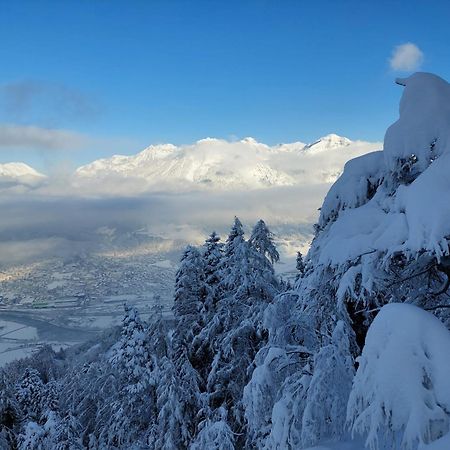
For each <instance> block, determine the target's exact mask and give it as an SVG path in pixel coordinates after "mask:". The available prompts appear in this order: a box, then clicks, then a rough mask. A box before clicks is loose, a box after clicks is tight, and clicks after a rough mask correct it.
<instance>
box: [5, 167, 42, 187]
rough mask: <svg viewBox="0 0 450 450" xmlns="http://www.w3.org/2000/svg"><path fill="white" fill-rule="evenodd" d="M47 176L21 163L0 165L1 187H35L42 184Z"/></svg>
mask: <svg viewBox="0 0 450 450" xmlns="http://www.w3.org/2000/svg"><path fill="white" fill-rule="evenodd" d="M45 179H46V176H45V175H43V174H41V173H39V172H38V171H36V170H35V169H33V168H32V167H30V166H28V165H27V164H24V163H21V162H12V163H6V164H0V186H1V187H5V186H8V187H9V186H15V185H24V186H28V187H34V186H38V185H39V184H41V183H42V182H43V181H44V180H45Z"/></svg>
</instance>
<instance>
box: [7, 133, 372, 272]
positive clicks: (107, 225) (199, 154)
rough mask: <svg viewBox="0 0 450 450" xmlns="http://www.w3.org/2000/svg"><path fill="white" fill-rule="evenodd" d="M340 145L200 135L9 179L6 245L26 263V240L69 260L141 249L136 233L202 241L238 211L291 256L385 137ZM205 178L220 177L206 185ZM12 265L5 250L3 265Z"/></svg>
mask: <svg viewBox="0 0 450 450" xmlns="http://www.w3.org/2000/svg"><path fill="white" fill-rule="evenodd" d="M336 142H337V143H338V144H339V145H338V146H337V147H333V146H332V145H331V144H333V145H334V144H335V143H336ZM344 144H345V145H340V140H339V139H336V137H335V136H334V135H333V137H332V139H331V140H330V139H328V140H327V139H324V140H319V141H318V142H317V143H314V145H311V146H304V144H301V143H293V144H284V145H280V146H275V147H270V146H267V145H265V144H262V143H258V142H256V141H255V140H253V139H244V140H242V141H239V142H228V141H224V140H202V141H199V142H197V143H194V144H192V145H190V146H181V147H175V146H163V147H164V148H163V149H161V146H156V147H152V148H150V151H148V149H146V150H144V151H143V152H141V153H139V154H137V155H135V156H132V157H124V156H117V157H114V158H110V159H108V160H106V161H105V160H103V161H101V162H99V161H97V162H94V163H92V164H91V165H90V169H91V170H90V171H89V176H88V177H84V176H80V175H79V174H77V173H76V172H75V173H74V172H67V171H62V172H58V171H56V172H55V173H52V174H49V176H48V177H45V178H43V179H42V181H40V180H38V181H40V183H41V184H35V185H33V186H29V185H25V184H24V183H23V182H22V181H21V179H20V178H17V179H16V186H14V189H12V187H11V186H10V185H9V184H10V183H11V178H8V182H9V184H8V185H5V186H4V187H2V184H1V183H0V209H1V211H2V215H1V217H0V249H1V248H4V249H5V255H11V254H13V253H14V249H15V246H17V252H16V255H17V257H16V258H14V261H17V259H18V258H19V256H21V257H22V255H23V258H24V262H26V261H27V257H26V252H24V249H26V248H27V245H29V246H30V255H31V254H32V255H33V257H36V258H38V257H41V258H42V257H45V256H48V257H57V256H59V257H62V258H65V257H67V256H68V255H69V256H70V255H73V254H76V253H77V252H80V253H83V252H90V251H99V250H101V249H102V248H103V247H104V246H105V245H106V244H107V243H108V242H109V243H111V242H112V243H113V244H114V245H118V243H120V242H125V241H127V242H131V243H132V244H131V245H136V246H139V245H141V241H140V240H139V239H140V238H139V239H137V238H136V236H142V231H143V233H144V235H145V236H147V237H148V236H152V237H153V238H157V239H165V240H171V241H173V242H176V243H177V245H178V246H180V245H181V244H180V243H188V242H191V243H200V242H201V241H202V240H203V239H204V238H205V237H206V236H207V234H209V233H210V232H211V231H212V230H216V231H218V232H219V233H220V234H222V235H223V236H224V235H225V234H226V233H227V232H228V229H229V226H230V225H231V223H232V221H233V217H234V215H238V216H239V217H240V218H241V220H242V221H243V222H244V223H245V224H246V225H247V226H249V227H251V226H253V225H254V223H255V222H256V221H257V220H258V219H259V218H263V219H264V220H266V221H267V223H268V224H269V225H270V226H271V227H272V228H273V229H274V231H275V232H276V234H277V235H278V236H279V237H280V238H282V240H283V243H284V244H283V245H285V247H286V248H287V247H289V248H288V249H287V251H289V252H290V253H292V254H293V253H294V251H296V250H298V249H302V250H303V249H304V248H305V246H306V241H307V239H308V238H310V236H311V234H312V224H313V223H314V222H315V221H316V220H317V215H318V208H319V207H320V205H321V203H322V200H323V197H324V195H325V194H326V192H327V191H328V189H329V187H330V185H331V184H332V183H333V181H334V180H335V179H336V177H337V176H338V175H339V174H340V173H341V172H342V170H343V166H344V164H345V163H346V161H347V160H349V159H351V158H353V157H355V156H358V155H361V154H364V153H367V152H369V151H372V150H376V149H379V148H380V144H379V143H364V142H350V141H349V142H347V141H344ZM330 145H331V147H330ZM155 149H156V150H155ZM164 149H165V150H164ZM165 151H168V152H169V153H168V154H166V153H165ZM161 152H162V154H161ZM162 156H164V158H167V159H165V160H164V164H163V165H160V166H158V170H159V173H158V176H159V178H158V177H157V174H155V173H154V169H155V166H157V162H158V161H159V163H161V160H158V158H160V157H162ZM155 158H156V159H155ZM124 164H125V166H124ZM261 165H264V166H265V167H266V168H267V170H266V171H263V172H261V171H257V175H258V177H259V176H260V175H261V173H262V174H263V175H264V176H266V175H267V174H269V175H271V176H272V175H273V178H271V182H273V184H267V183H266V181H267V180H266V179H265V178H264V179H263V180H262V181H261V180H260V178H256V184H255V177H254V173H253V171H252V170H253V168H254V167H257V168H258V167H260V166H261ZM163 169H164V170H165V171H164V170H163ZM205 171H206V172H205ZM217 172H220V173H219V174H217ZM229 173H231V174H233V176H234V178H233V180H234V182H235V183H234V184H232V185H231V184H228V185H227V186H226V188H224V187H223V186H221V180H222V177H223V174H229ZM274 174H275V175H274ZM205 176H208V177H213V176H215V177H216V179H215V180H211V181H210V182H208V183H204V182H203V180H204V179H205V178H204V177H205ZM225 176H226V177H228V175H225ZM154 177H156V178H154ZM0 178H1V177H0ZM162 180H165V183H162ZM286 180H288V181H289V183H285V181H286ZM277 183H278V184H277ZM255 186H256V188H255ZM18 187H21V189H18ZM98 230H114V233H112V234H111V235H108V236H105V235H104V234H103V233H99V232H98ZM138 230H140V231H139V233H137V231H138ZM136 233H137V234H136ZM136 239H137V243H136V244H135V241H136ZM11 261H12V258H11V256H7V257H6V258H2V257H1V254H0V265H1V264H8V263H11Z"/></svg>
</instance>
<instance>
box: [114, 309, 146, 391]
mask: <svg viewBox="0 0 450 450" xmlns="http://www.w3.org/2000/svg"><path fill="white" fill-rule="evenodd" d="M124 308H125V315H124V318H123V320H122V332H121V338H120V340H119V342H118V343H117V344H116V345H115V346H114V348H113V350H112V354H111V357H110V362H111V364H112V365H113V366H114V367H116V368H117V370H118V371H119V374H120V376H121V379H122V382H123V383H124V386H123V387H124V389H125V390H126V391H128V392H129V393H131V394H134V393H139V392H141V391H143V390H145V389H146V388H147V387H148V385H149V384H152V382H153V380H152V374H151V372H152V367H151V358H150V355H149V352H148V342H147V335H146V330H145V326H144V324H143V322H142V321H141V319H140V316H139V313H138V311H137V309H136V308H134V307H130V306H128V305H125V306H124Z"/></svg>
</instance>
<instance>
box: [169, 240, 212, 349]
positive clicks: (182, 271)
mask: <svg viewBox="0 0 450 450" xmlns="http://www.w3.org/2000/svg"><path fill="white" fill-rule="evenodd" d="M205 294H206V291H205V274H204V267H203V259H202V256H201V254H200V252H199V251H198V250H197V249H196V248H194V247H192V246H188V247H187V248H186V250H185V251H184V253H183V256H182V258H181V263H180V267H179V269H178V272H177V275H176V280H175V299H174V306H173V313H174V316H175V320H176V327H175V334H176V338H177V339H179V340H182V341H183V342H184V343H185V344H186V345H188V346H189V345H190V344H191V343H192V340H193V339H194V336H195V335H196V334H197V333H198V332H199V331H200V329H201V326H202V317H201V311H202V309H203V301H204V298H205Z"/></svg>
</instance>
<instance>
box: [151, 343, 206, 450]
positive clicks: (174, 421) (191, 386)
mask: <svg viewBox="0 0 450 450" xmlns="http://www.w3.org/2000/svg"><path fill="white" fill-rule="evenodd" d="M173 357H174V355H170V356H169V357H163V358H162V360H161V362H160V377H159V382H158V387H157V398H158V403H157V407H158V417H157V426H156V429H155V430H153V429H152V430H151V434H150V436H149V441H148V444H149V445H150V447H151V448H152V449H155V450H160V449H161V450H172V449H175V448H176V449H187V448H188V447H189V445H190V443H191V441H192V438H193V436H194V434H195V423H196V416H197V413H198V410H199V409H200V408H199V402H200V393H199V391H198V385H197V383H198V380H197V377H196V374H195V371H194V369H193V368H192V366H190V363H189V360H188V358H187V357H186V354H185V353H184V354H183V353H182V352H181V351H180V350H179V349H178V352H177V354H176V360H175V361H173Z"/></svg>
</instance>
